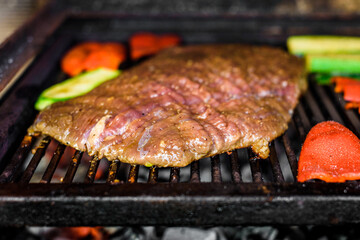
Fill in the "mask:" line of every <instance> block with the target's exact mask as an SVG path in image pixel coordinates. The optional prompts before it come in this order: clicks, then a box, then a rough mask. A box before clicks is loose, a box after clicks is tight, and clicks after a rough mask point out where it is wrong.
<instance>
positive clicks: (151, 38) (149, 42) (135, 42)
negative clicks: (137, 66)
mask: <svg viewBox="0 0 360 240" xmlns="http://www.w3.org/2000/svg"><path fill="white" fill-rule="evenodd" d="M179 43H180V38H179V37H178V36H177V35H174V34H165V35H156V34H153V33H148V32H143V33H137V34H135V35H133V36H132V37H131V38H130V48H131V58H132V59H139V58H141V57H145V56H149V55H152V54H155V53H157V52H159V51H160V50H162V49H165V48H168V47H173V46H176V45H179Z"/></svg>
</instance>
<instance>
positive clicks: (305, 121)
mask: <svg viewBox="0 0 360 240" xmlns="http://www.w3.org/2000/svg"><path fill="white" fill-rule="evenodd" d="M297 110H298V111H297V112H298V114H299V117H300V122H301V123H302V126H303V128H304V130H305V137H306V134H307V133H308V132H309V131H310V129H311V127H312V125H311V123H310V120H309V118H308V117H307V115H306V112H305V109H304V106H303V104H302V103H301V102H299V105H298V107H297ZM305 137H304V140H305Z"/></svg>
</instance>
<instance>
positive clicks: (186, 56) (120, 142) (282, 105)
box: [28, 44, 306, 167]
mask: <svg viewBox="0 0 360 240" xmlns="http://www.w3.org/2000/svg"><path fill="white" fill-rule="evenodd" d="M305 89H306V81H305V73H304V64H303V61H302V60H300V59H298V58H297V57H295V56H291V55H289V54H287V53H286V52H285V51H283V50H281V49H277V48H272V47H266V46H249V45H239V44H229V45H198V46H187V47H175V48H171V49H168V50H165V51H162V52H161V53H159V54H158V55H156V56H155V57H153V58H152V59H150V60H148V61H146V62H144V63H142V64H140V65H138V66H136V67H134V68H132V69H130V70H128V71H125V72H124V73H123V74H122V75H121V76H120V77H118V78H116V79H114V80H112V81H109V82H106V83H104V84H102V85H100V86H99V87H97V88H96V89H94V90H93V91H91V92H90V93H88V94H86V95H84V96H80V97H77V98H74V99H72V100H68V101H65V102H58V103H55V104H53V105H51V106H50V107H48V108H47V109H45V110H44V111H42V112H40V113H39V115H38V117H37V118H36V120H35V123H34V124H33V125H32V126H31V127H30V128H29V130H28V131H29V133H30V134H34V133H42V134H45V135H50V136H51V137H53V138H55V139H56V140H58V141H60V142H62V143H64V144H66V145H69V146H71V147H73V148H76V149H78V150H81V151H87V152H88V153H89V154H90V155H97V156H98V157H99V158H102V157H106V158H107V159H109V160H114V159H119V160H120V161H122V162H127V163H131V164H142V165H146V166H149V165H157V166H162V167H167V166H177V167H182V166H186V165H188V164H189V163H191V162H192V161H194V160H198V159H200V158H204V157H208V156H212V155H216V154H219V153H223V152H227V151H230V150H233V149H236V148H243V147H249V146H251V147H252V149H253V151H254V152H255V153H257V154H258V155H259V156H260V157H262V158H266V157H268V155H269V148H268V143H269V142H270V141H271V140H273V139H275V138H276V137H278V136H280V135H281V134H282V133H283V132H284V131H285V130H286V129H287V123H288V121H289V120H290V118H291V114H292V111H293V109H294V108H295V106H296V104H297V101H298V98H299V96H300V94H301V92H302V91H304V90H305Z"/></svg>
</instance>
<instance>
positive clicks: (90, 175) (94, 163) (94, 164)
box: [84, 156, 100, 183]
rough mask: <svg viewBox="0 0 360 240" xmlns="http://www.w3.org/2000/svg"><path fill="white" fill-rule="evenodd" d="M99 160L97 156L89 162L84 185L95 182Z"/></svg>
mask: <svg viewBox="0 0 360 240" xmlns="http://www.w3.org/2000/svg"><path fill="white" fill-rule="evenodd" d="M99 163H100V159H99V158H98V157H97V156H94V157H93V158H92V159H91V161H90V166H89V169H88V171H87V173H86V176H85V180H84V182H85V183H93V182H94V180H95V176H96V172H97V169H98V167H99Z"/></svg>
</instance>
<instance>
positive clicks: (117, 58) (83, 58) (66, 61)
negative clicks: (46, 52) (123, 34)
mask: <svg viewBox="0 0 360 240" xmlns="http://www.w3.org/2000/svg"><path fill="white" fill-rule="evenodd" d="M124 60H125V48H124V46H123V45H122V44H120V43H98V42H85V43H81V44H79V45H76V46H75V47H73V48H72V49H70V50H69V51H68V52H67V53H66V55H65V56H64V58H63V59H62V61H61V68H62V70H63V71H64V72H65V73H67V74H68V75H70V76H75V75H78V74H79V73H81V72H83V71H90V70H94V69H97V68H100V67H103V68H109V69H117V68H118V67H119V65H120V63H121V62H123V61H124Z"/></svg>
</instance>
